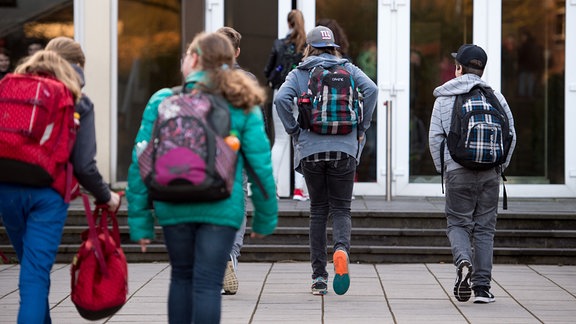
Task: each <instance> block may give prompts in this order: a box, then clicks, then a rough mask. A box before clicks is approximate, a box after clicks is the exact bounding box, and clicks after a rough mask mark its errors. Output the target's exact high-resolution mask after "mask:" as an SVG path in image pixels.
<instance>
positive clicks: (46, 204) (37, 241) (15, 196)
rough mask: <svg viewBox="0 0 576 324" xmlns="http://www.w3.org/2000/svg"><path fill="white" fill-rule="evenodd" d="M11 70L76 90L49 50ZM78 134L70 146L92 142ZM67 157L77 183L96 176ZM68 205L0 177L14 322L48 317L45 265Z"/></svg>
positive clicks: (68, 70)
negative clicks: (15, 290) (15, 297)
mask: <svg viewBox="0 0 576 324" xmlns="http://www.w3.org/2000/svg"><path fill="white" fill-rule="evenodd" d="M14 73H16V74H32V75H38V76H43V77H46V78H56V79H57V80H59V81H60V82H61V83H62V89H61V91H62V92H67V93H69V94H70V95H71V96H72V97H73V99H74V101H76V102H77V101H78V100H80V98H81V96H82V93H81V89H80V84H79V82H78V76H77V73H76V71H74V69H73V68H72V66H71V65H70V64H69V63H68V62H67V61H65V60H64V59H63V58H62V57H61V56H60V55H58V54H57V53H55V52H53V51H45V50H41V51H38V52H36V53H35V54H33V55H32V56H30V57H29V58H28V59H27V60H26V61H25V62H24V63H23V64H21V65H19V66H17V67H16V70H15V71H14ZM81 128H82V127H81ZM86 128H89V125H86ZM84 136H87V135H86V134H84V135H82V134H80V132H79V133H78V134H77V140H76V142H75V144H74V149H73V150H75V151H77V150H79V149H83V147H82V146H84V145H86V144H87V143H88V144H90V145H91V146H93V147H96V143H95V137H94V136H92V137H89V136H88V138H83V137H84ZM70 161H71V162H72V165H73V167H74V174H75V175H76V176H77V177H78V181H79V182H80V184H81V185H86V184H88V183H87V182H86V181H85V179H87V178H90V177H96V175H94V174H86V172H90V171H89V170H88V169H87V168H86V167H85V165H84V163H83V161H84V159H80V160H79V159H78V155H75V154H72V155H71V156H70ZM88 187H89V186H88ZM91 193H92V194H94V196H95V197H96V200H97V201H98V202H100V203H106V204H107V205H108V207H109V208H110V209H112V210H115V209H117V208H118V205H119V203H120V198H119V196H118V194H116V193H114V192H112V191H110V190H109V189H107V188H102V190H95V191H93V192H91ZM68 207H69V203H68V202H66V201H65V199H64V197H63V196H62V195H61V194H59V193H58V192H57V191H55V190H54V189H53V188H52V187H30V186H25V185H18V184H12V183H0V218H2V221H3V224H4V226H5V227H6V231H7V232H8V236H9V237H10V242H11V243H12V245H13V246H14V250H15V251H16V256H17V257H18V261H19V263H20V277H19V284H18V286H19V288H20V309H19V311H18V323H51V319H50V307H49V304H48V295H49V290H50V271H51V270H52V266H53V265H54V260H55V258H56V253H57V252H58V246H59V245H60V240H61V236H62V231H63V228H64V223H65V222H66V218H67V216H68Z"/></svg>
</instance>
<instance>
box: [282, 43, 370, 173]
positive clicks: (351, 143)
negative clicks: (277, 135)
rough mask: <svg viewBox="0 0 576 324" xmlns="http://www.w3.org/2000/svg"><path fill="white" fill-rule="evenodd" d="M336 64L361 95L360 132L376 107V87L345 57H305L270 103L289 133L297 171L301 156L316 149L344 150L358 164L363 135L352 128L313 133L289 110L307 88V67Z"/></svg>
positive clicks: (305, 155)
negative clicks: (347, 131)
mask: <svg viewBox="0 0 576 324" xmlns="http://www.w3.org/2000/svg"><path fill="white" fill-rule="evenodd" d="M338 64H341V65H343V66H344V68H345V69H346V70H347V71H348V72H350V75H351V76H352V78H353V79H354V81H355V82H356V86H357V87H358V89H359V90H360V92H361V93H362V95H363V96H364V114H363V122H362V123H363V132H364V133H365V132H366V130H368V128H369V127H370V122H371V120H372V113H373V112H374V109H376V102H377V99H378V87H377V86H376V84H375V83H374V82H373V81H372V80H371V79H370V78H369V77H368V76H366V74H365V73H364V72H362V70H360V69H359V68H358V67H356V66H355V65H353V64H352V63H350V62H349V61H348V60H347V59H342V58H338V57H337V56H334V55H331V54H328V53H323V54H321V55H320V56H309V57H307V58H305V59H304V61H302V62H301V63H300V65H298V67H297V68H296V69H294V70H292V71H290V73H289V74H288V76H287V77H286V81H285V82H284V83H283V84H282V86H281V87H280V89H279V90H278V93H277V94H276V97H275V99H274V104H275V105H276V110H277V111H278V116H279V118H280V120H281V121H282V124H283V125H284V129H285V130H286V132H287V133H288V134H289V135H290V136H292V140H293V145H294V169H295V170H296V171H298V172H300V161H301V160H302V159H303V158H305V157H307V156H310V155H312V154H315V153H320V152H332V151H339V152H344V153H346V154H348V155H350V156H353V157H355V158H356V163H357V164H358V163H360V155H361V152H362V149H363V148H364V144H365V143H366V137H365V136H364V134H363V133H362V134H357V133H356V131H353V132H351V133H350V134H346V135H321V134H316V133H314V132H311V131H309V130H304V129H302V128H300V125H299V124H298V122H297V120H296V118H295V117H294V113H293V109H297V107H296V104H295V99H296V98H298V96H299V95H301V94H303V93H305V92H306V91H307V90H308V79H309V78H310V70H311V69H312V68H314V67H316V66H319V65H321V66H323V67H324V68H330V67H332V66H334V65H338ZM357 129H358V128H357ZM360 137H361V138H362V141H361V142H359V141H358V138H360Z"/></svg>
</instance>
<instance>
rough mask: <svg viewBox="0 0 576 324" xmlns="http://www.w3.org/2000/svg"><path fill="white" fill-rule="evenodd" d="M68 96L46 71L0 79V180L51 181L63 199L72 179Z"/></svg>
mask: <svg viewBox="0 0 576 324" xmlns="http://www.w3.org/2000/svg"><path fill="white" fill-rule="evenodd" d="M74 118H75V116H74V99H73V97H72V94H71V93H70V91H69V90H68V89H67V88H66V86H65V85H64V84H63V83H61V82H60V81H58V80H56V79H54V78H52V77H49V76H36V75H28V74H8V75H6V76H5V77H4V78H2V80H0V182H6V183H15V184H22V185H28V186H34V187H52V188H54V189H55V190H56V191H58V193H60V194H61V195H62V197H64V199H65V200H66V201H67V202H68V201H70V199H71V198H72V194H73V193H74V192H77V190H78V185H77V183H76V180H75V179H74V176H73V173H72V165H71V163H70V162H69V158H70V152H71V151H72V148H73V146H74V141H75V140H76V131H77V123H75V120H74Z"/></svg>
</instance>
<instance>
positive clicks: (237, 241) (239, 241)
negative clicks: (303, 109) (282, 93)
mask: <svg viewBox="0 0 576 324" xmlns="http://www.w3.org/2000/svg"><path fill="white" fill-rule="evenodd" d="M216 32H217V33H220V34H222V35H223V36H226V38H228V40H229V41H230V43H231V44H232V47H233V48H234V58H235V60H236V63H235V64H234V68H235V69H240V70H241V71H243V72H244V73H246V75H247V76H248V77H250V78H251V79H253V80H254V81H255V82H258V79H256V76H255V75H254V74H252V73H250V72H248V71H246V70H244V69H242V67H240V64H238V57H239V56H240V41H241V40H242V35H241V34H240V33H239V32H238V31H237V30H236V29H234V28H232V27H221V28H219V29H218V30H217V31H216ZM242 189H243V190H244V204H245V205H244V221H243V222H242V225H241V226H240V228H239V229H238V231H237V232H236V237H235V238H234V244H233V245H232V252H230V261H228V263H227V264H226V273H225V274H224V281H223V283H222V293H223V294H225V295H235V294H236V293H237V292H238V277H237V276H236V271H237V270H238V257H239V256H240V250H241V249H242V245H244V234H246V203H247V202H248V178H247V177H246V174H245V173H244V174H243V175H242Z"/></svg>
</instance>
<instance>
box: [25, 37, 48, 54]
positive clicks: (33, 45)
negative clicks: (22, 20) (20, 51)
mask: <svg viewBox="0 0 576 324" xmlns="http://www.w3.org/2000/svg"><path fill="white" fill-rule="evenodd" d="M42 49H44V43H43V42H42V41H40V40H38V39H34V40H32V41H30V43H29V44H28V48H27V53H28V56H30V55H33V54H34V53H36V52H38V51H40V50H42Z"/></svg>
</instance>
